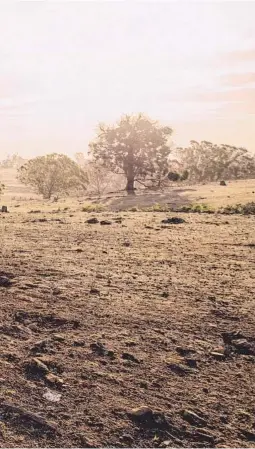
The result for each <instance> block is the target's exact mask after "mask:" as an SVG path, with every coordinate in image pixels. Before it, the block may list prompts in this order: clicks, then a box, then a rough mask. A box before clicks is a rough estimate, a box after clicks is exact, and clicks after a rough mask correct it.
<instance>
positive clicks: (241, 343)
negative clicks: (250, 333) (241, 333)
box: [232, 338, 255, 355]
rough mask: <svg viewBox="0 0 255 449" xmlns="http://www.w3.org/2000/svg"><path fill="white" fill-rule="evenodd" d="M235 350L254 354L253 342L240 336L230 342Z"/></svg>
mask: <svg viewBox="0 0 255 449" xmlns="http://www.w3.org/2000/svg"><path fill="white" fill-rule="evenodd" d="M232 345H233V346H234V348H235V350H236V352H238V353H239V354H244V355H255V344H254V343H251V342H249V341H247V340H246V339H244V338H242V339H239V340H234V341H233V342H232Z"/></svg>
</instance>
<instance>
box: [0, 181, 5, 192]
mask: <svg viewBox="0 0 255 449" xmlns="http://www.w3.org/2000/svg"><path fill="white" fill-rule="evenodd" d="M4 189H5V185H4V184H2V183H1V181H0V195H1V194H2V193H3V191H4Z"/></svg>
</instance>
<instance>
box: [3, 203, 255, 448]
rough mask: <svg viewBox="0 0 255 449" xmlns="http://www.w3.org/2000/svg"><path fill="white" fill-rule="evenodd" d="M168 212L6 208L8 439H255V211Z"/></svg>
mask: <svg viewBox="0 0 255 449" xmlns="http://www.w3.org/2000/svg"><path fill="white" fill-rule="evenodd" d="M120 216H121V217H122V220H117V221H116V220H115V219H116V218H117V217H120ZM167 216H171V214H169V215H166V214H162V213H158V214H156V213H154V214H153V213H143V214H138V213H120V214H117V213H114V212H112V213H108V214H107V213H102V214H98V215H97V217H98V218H99V220H103V219H106V220H110V221H112V224H108V225H101V224H100V223H98V224H88V223H86V220H87V219H88V218H90V217H91V215H88V214H85V213H84V214H82V213H78V212H77V213H76V212H73V213H71V214H70V212H69V211H66V212H61V213H58V214H54V213H49V212H48V213H47V212H45V213H37V214H29V213H27V212H24V213H20V212H19V211H18V210H15V211H11V213H10V214H1V215H0V227H1V266H0V271H1V273H0V281H1V278H2V286H0V300H1V314H0V326H1V327H0V345H1V352H0V446H1V447H17V446H18V447H99V446H104V447H112V446H118V447H137V446H139V447H167V446H169V447H225V446H228V447H240V446H241V447H254V446H255V423H254V416H255V390H254V381H255V364H254V362H255V307H254V301H255V299H254V286H255V274H254V259H255V258H254V254H255V253H254V251H255V240H254V225H255V218H254V217H240V216H227V217H226V216H217V215H195V214H193V215H192V214H186V215H185V214H183V215H179V216H181V217H182V218H184V219H185V220H186V222H185V223H183V224H170V225H163V224H162V223H161V220H163V219H164V218H166V217H167ZM4 279H5V280H6V279H7V280H8V282H7V284H9V285H7V284H6V283H4ZM141 406H146V407H148V408H149V409H148V410H149V411H148V410H147V412H146V413H145V414H144V415H143V414H142V416H140V419H138V418H137V416H134V414H133V415H132V413H131V414H130V411H131V410H132V409H133V408H136V407H141ZM136 413H137V412H136ZM141 413H142V412H141Z"/></svg>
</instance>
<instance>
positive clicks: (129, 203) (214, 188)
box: [0, 169, 255, 210]
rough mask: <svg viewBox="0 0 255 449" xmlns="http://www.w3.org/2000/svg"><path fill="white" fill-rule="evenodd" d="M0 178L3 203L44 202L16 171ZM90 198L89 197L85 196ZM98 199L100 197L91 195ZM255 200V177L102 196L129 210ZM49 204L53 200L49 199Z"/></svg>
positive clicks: (4, 172)
mask: <svg viewBox="0 0 255 449" xmlns="http://www.w3.org/2000/svg"><path fill="white" fill-rule="evenodd" d="M0 180H1V181H2V182H3V183H4V184H5V185H6V190H5V192H4V195H2V199H1V202H2V203H3V202H5V203H8V204H12V202H17V201H18V202H21V204H23V203H25V202H26V201H28V200H29V202H30V203H31V201H32V203H33V204H34V203H35V202H37V201H39V202H41V198H40V197H39V196H38V195H36V194H35V193H34V192H33V191H32V190H31V189H30V188H29V187H26V186H24V185H22V184H21V183H19V182H18V181H17V179H16V170H14V169H2V170H0ZM81 200H82V199H81V198H80V199H78V200H77V198H72V199H71V198H67V199H62V200H60V201H59V203H58V204H59V205H61V204H63V205H64V204H65V205H66V203H72V205H75V204H77V203H79V202H80V201H81ZM84 200H86V198H84ZM90 200H94V201H96V200H97V199H96V198H90ZM250 201H255V179H252V180H245V181H243V180H241V181H230V182H228V183H227V186H226V187H222V186H220V185H219V183H210V184H206V185H192V186H177V187H172V188H169V189H166V190H165V191H164V192H153V193H150V192H146V193H144V192H142V191H140V192H138V194H137V195H135V196H129V197H128V196H126V195H125V193H122V192H121V193H120V194H119V195H117V194H115V195H106V196H104V197H103V198H101V199H100V202H103V203H104V204H105V205H106V206H107V207H109V208H110V209H112V210H118V209H129V208H131V207H138V208H142V207H148V206H152V205H154V204H156V203H160V204H168V205H170V206H175V205H181V204H188V203H200V204H201V203H203V204H207V205H209V206H212V207H215V208H217V207H221V206H227V205H233V204H237V203H241V204H245V203H247V202H250ZM48 204H49V202H48Z"/></svg>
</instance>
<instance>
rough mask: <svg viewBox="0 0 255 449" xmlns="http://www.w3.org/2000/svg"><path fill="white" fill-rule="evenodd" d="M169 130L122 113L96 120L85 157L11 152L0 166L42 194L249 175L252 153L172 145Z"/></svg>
mask: <svg viewBox="0 0 255 449" xmlns="http://www.w3.org/2000/svg"><path fill="white" fill-rule="evenodd" d="M172 133H173V131H172V128H170V127H168V126H162V125H161V124H160V123H159V122H157V121H155V120H152V119H150V118H149V117H147V116H146V115H144V114H138V115H124V116H123V117H121V119H120V120H119V121H118V122H116V123H115V124H114V125H106V124H103V123H100V124H99V126H98V129H97V133H96V137H95V139H94V140H93V141H92V142H90V144H89V152H88V155H85V154H83V153H76V155H75V161H74V160H72V159H70V158H69V157H67V156H65V155H63V154H55V153H54V154H48V155H46V156H42V157H37V158H34V159H31V160H29V161H24V160H23V159H22V158H20V157H19V156H18V155H17V154H15V155H13V156H9V157H8V158H7V159H6V160H5V161H2V163H1V167H6V168H8V167H16V168H18V178H19V180H20V181H21V182H22V183H24V184H27V185H30V186H31V187H33V188H34V190H35V191H36V192H37V193H39V194H41V195H43V197H44V198H51V197H52V196H53V195H59V194H70V193H75V192H84V191H89V192H91V193H95V194H96V195H99V196H100V195H102V194H103V193H105V192H106V191H109V190H114V189H115V190H120V189H126V191H127V193H129V194H130V193H131V194H132V193H135V189H136V188H137V186H142V188H149V189H150V188H152V189H157V188H164V187H165V186H169V185H171V183H176V182H189V183H200V182H203V183H205V182H212V181H219V180H223V179H224V180H230V179H247V178H254V177H255V156H254V155H252V154H251V153H249V152H248V150H246V149H245V148H242V147H235V146H231V145H217V144H213V143H211V142H207V141H201V142H197V141H195V140H192V141H191V142H190V145H188V146H187V147H178V148H174V146H173V142H172V140H171V138H172Z"/></svg>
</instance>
